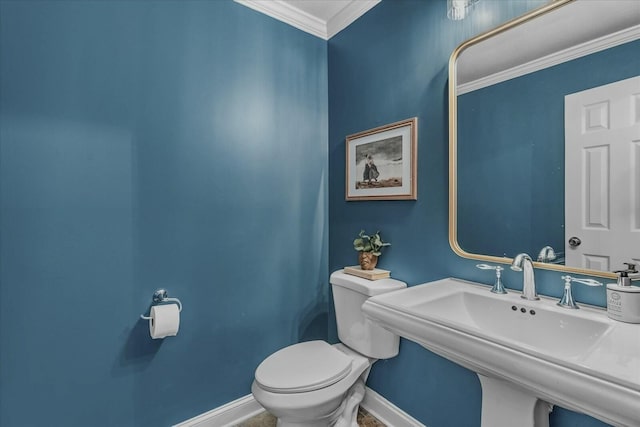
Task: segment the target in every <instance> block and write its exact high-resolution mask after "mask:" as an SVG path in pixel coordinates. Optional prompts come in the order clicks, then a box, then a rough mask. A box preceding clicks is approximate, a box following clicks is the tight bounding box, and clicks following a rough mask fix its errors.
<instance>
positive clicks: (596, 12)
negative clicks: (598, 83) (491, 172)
mask: <svg viewBox="0 0 640 427" xmlns="http://www.w3.org/2000/svg"><path fill="white" fill-rule="evenodd" d="M639 24H640V1H637V0H632V1H629V0H606V1H604V0H600V1H594V0H575V1H573V2H571V3H568V4H566V5H564V6H562V7H560V8H558V9H555V10H554V11H553V13H548V14H545V15H542V16H539V17H537V18H535V19H534V20H532V21H528V22H526V23H524V24H521V25H518V26H517V27H515V28H512V29H510V30H509V31H506V32H503V33H500V34H498V35H495V36H494V37H490V38H488V39H485V40H483V41H482V43H478V44H475V45H473V46H470V47H469V48H468V49H466V50H464V52H462V53H461V54H460V56H459V57H458V60H457V62H456V70H457V83H458V91H459V93H465V92H467V91H469V90H475V89H479V88H481V87H484V86H487V85H489V84H495V83H497V82H499V81H504V80H507V79H508V78H513V77H517V76H518V75H522V74H526V73H529V72H533V71H536V70H538V69H541V68H547V67H549V66H552V65H555V64H557V63H561V62H564V61H566V60H570V59H574V58H575V57H577V56H576V55H578V53H579V55H578V56H582V55H586V54H589V53H593V52H594V51H598V50H601V49H604V48H607V47H612V46H615V45H618V44H621V43H624V42H627V41H630V40H635V39H638V38H639V37H640V25H639ZM466 86H468V87H466Z"/></svg>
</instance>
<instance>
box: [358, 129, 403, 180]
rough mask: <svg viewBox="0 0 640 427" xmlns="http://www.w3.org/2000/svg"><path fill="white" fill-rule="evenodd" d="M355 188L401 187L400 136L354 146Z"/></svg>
mask: <svg viewBox="0 0 640 427" xmlns="http://www.w3.org/2000/svg"><path fill="white" fill-rule="evenodd" d="M356 174H357V176H359V177H362V179H361V180H358V182H357V183H356V188H382V187H402V136H401V135H399V136H394V137H393V138H388V139H382V140H380V141H374V142H370V143H368V144H361V145H359V146H357V147H356Z"/></svg>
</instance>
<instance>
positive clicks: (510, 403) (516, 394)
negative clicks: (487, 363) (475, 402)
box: [478, 374, 553, 427]
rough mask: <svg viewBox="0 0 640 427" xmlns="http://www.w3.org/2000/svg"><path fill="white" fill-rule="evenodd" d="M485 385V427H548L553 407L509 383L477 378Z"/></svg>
mask: <svg viewBox="0 0 640 427" xmlns="http://www.w3.org/2000/svg"><path fill="white" fill-rule="evenodd" d="M478 378H480V384H481V385H482V423H481V426H482V427H513V426H518V427H549V413H550V412H551V411H552V410H553V405H551V404H550V403H547V402H545V401H544V400H540V399H538V398H537V397H535V396H533V395H531V394H529V393H527V392H526V391H524V390H522V389H521V388H519V387H516V386H515V385H514V384H512V383H509V382H507V381H503V380H499V379H496V378H490V377H487V376H484V375H480V374H478Z"/></svg>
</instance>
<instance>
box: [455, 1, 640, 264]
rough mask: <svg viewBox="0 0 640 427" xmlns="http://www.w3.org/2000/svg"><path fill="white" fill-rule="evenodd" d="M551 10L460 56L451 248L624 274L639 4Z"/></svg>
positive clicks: (637, 136)
mask: <svg viewBox="0 0 640 427" xmlns="http://www.w3.org/2000/svg"><path fill="white" fill-rule="evenodd" d="M604 3H607V5H604V7H605V8H604V9H603V4H604ZM546 9H547V13H544V14H541V15H539V16H536V17H534V18H531V19H523V22H520V23H518V24H517V25H513V26H512V28H509V29H508V30H504V31H497V32H495V34H492V35H491V36H490V37H484V38H483V36H481V37H480V38H481V39H482V40H481V41H475V42H474V41H473V40H471V41H470V42H467V43H469V44H468V47H465V45H463V46H462V47H461V51H460V53H459V56H458V57H457V58H456V62H455V64H456V65H455V70H454V72H455V74H452V76H453V79H452V80H454V81H456V83H457V84H456V86H455V89H456V93H455V94H454V95H453V96H457V98H456V101H457V102H454V105H456V106H457V108H456V110H454V111H453V113H452V115H454V117H453V120H452V122H453V123H456V119H457V126H456V128H455V130H456V131H457V132H452V134H453V136H452V150H455V152H454V153H452V157H453V158H457V162H455V161H454V162H452V180H453V181H454V185H452V194H451V197H452V198H454V200H453V201H452V206H453V208H452V210H454V209H456V211H455V212H453V213H452V216H451V220H452V226H451V229H450V234H451V236H452V239H451V240H452V246H453V247H454V250H455V249H457V250H458V251H459V252H460V254H461V255H463V256H469V257H472V258H477V259H485V258H483V257H484V256H489V257H506V258H512V257H514V256H515V255H516V254H517V253H520V252H527V253H530V254H539V255H538V257H537V258H538V261H539V263H538V264H536V266H537V267H540V266H542V265H543V264H540V263H548V265H547V266H548V267H549V268H553V269H560V270H566V271H571V268H573V269H574V270H573V271H575V269H579V270H582V269H590V270H597V271H598V272H600V273H605V272H610V271H613V270H619V269H621V268H622V267H624V265H623V263H624V262H633V261H640V171H638V170H637V168H636V164H637V165H638V166H637V167H638V168H640V95H638V94H640V77H636V76H638V74H640V55H639V52H640V40H639V39H640V25H638V23H640V3H636V2H627V1H609V2H593V1H589V0H575V1H572V2H566V1H565V2H562V3H561V4H558V5H552V6H547V7H546ZM611 9H614V10H613V11H612V10H611ZM590 16H591V18H590ZM575 22H585V23H587V22H588V23H592V22H593V23H595V24H594V27H596V28H594V29H593V34H588V31H586V29H588V27H589V26H587V25H580V26H578V25H575ZM577 27H579V28H577ZM574 29H575V30H576V31H574ZM518 40H519V41H524V40H527V42H526V43H523V44H519V43H517V42H516V43H514V41H518ZM534 41H535V42H534ZM512 48H515V49H512ZM485 49H488V50H489V51H490V52H486V51H485ZM509 49H512V50H509ZM496 52H500V55H501V56H500V57H496ZM455 55H456V53H454V57H455ZM502 56H505V58H503V59H501V57H502ZM453 61H454V58H453V57H452V62H453ZM634 77H636V78H635V79H634ZM621 81H623V82H626V84H622V83H619V82H621ZM612 84H613V85H612ZM620 85H622V86H625V88H623V89H619V88H618V86H620ZM598 88H599V89H598ZM612 96H613V97H612ZM634 100H635V102H634ZM456 134H457V135H456ZM456 136H457V138H456ZM565 142H566V144H565ZM456 189H457V193H456V191H455V190H456ZM456 245H457V246H458V247H457V248H456ZM474 254H475V255H477V257H476V256H473V255H474ZM494 260H495V259H494ZM505 261H506V260H505ZM562 265H565V266H566V267H562ZM591 273H595V272H591Z"/></svg>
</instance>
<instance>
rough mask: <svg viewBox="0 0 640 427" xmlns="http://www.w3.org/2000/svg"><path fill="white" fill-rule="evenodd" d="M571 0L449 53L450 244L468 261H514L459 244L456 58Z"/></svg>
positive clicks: (570, 269)
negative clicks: (467, 248)
mask: <svg viewBox="0 0 640 427" xmlns="http://www.w3.org/2000/svg"><path fill="white" fill-rule="evenodd" d="M573 1H574V0H556V1H554V2H553V3H550V4H547V5H545V6H542V7H540V8H537V9H534V10H532V11H531V12H529V13H526V14H524V15H522V16H520V17H517V18H515V19H512V20H510V21H507V22H506V23H504V24H502V25H500V26H498V27H496V28H494V29H492V30H489V31H487V32H484V33H482V34H480V35H478V36H475V37H473V38H471V39H469V40H467V41H465V42H463V43H462V44H460V45H459V46H458V47H457V48H456V49H455V50H454V51H453V53H452V54H451V57H450V59H449V245H450V246H451V249H453V251H454V252H455V253H456V254H457V255H459V256H461V257H463V258H468V259H475V260H478V261H484V262H494V263H501V264H510V263H511V262H512V261H513V258H507V257H497V256H493V255H483V254H476V253H470V252H467V251H465V250H464V249H462V247H460V244H459V243H458V229H457V228H458V205H457V197H458V190H457V188H458V187H457V184H458V182H457V162H458V159H457V154H458V153H457V148H458V102H457V68H456V63H457V59H458V57H459V56H460V54H461V53H462V52H464V51H465V50H466V49H467V48H469V47H471V46H473V45H476V44H478V43H480V42H482V41H484V40H486V39H488V38H491V37H493V36H495V35H497V34H500V33H503V32H505V31H507V30H509V29H511V28H514V27H517V26H518V25H521V24H523V23H525V22H529V21H531V20H533V19H535V18H537V17H539V16H541V15H544V14H547V13H549V12H552V11H554V10H556V9H558V8H560V7H562V6H565V5H566V4H569V3H571V2H573ZM533 266H534V267H535V268H541V269H545V270H554V271H560V272H567V273H574V274H581V275H585V276H596V277H606V278H612V279H615V278H616V277H617V276H616V274H615V273H611V272H607V271H599V270H590V269H584V268H577V267H568V266H565V265H559V264H548V263H543V262H537V261H535V262H534V263H533Z"/></svg>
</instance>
